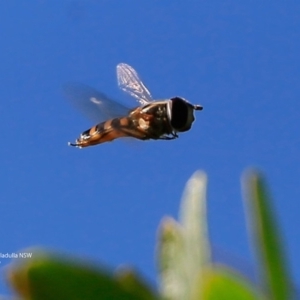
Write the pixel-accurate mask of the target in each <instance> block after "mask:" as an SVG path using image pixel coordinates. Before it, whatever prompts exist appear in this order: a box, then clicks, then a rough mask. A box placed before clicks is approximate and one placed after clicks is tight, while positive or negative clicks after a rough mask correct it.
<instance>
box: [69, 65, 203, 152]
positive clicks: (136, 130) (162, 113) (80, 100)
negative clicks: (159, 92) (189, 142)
mask: <svg viewBox="0 0 300 300" xmlns="http://www.w3.org/2000/svg"><path fill="white" fill-rule="evenodd" d="M117 80H118V86H119V87H120V88H121V89H122V90H123V91H124V92H127V93H128V94H130V95H131V96H132V97H134V98H135V99H136V100H137V101H138V102H139V104H140V105H139V106H137V107H135V108H133V109H129V108H127V107H125V106H123V105H122V104H120V103H118V102H116V101H114V100H111V99H110V98H108V97H107V96H106V95H104V94H102V93H100V92H98V91H96V90H95V89H93V88H91V87H89V86H86V85H83V84H78V83H76V84H71V83H70V84H68V85H66V86H65V88H64V91H65V93H66V96H67V97H68V98H69V99H70V100H71V102H73V104H74V105H75V106H77V108H79V109H80V110H81V111H83V112H85V113H86V114H87V115H88V116H89V117H91V118H92V119H94V120H95V122H97V125H95V126H93V127H92V128H90V129H88V130H86V131H84V132H83V133H81V134H80V136H79V138H77V139H76V141H75V142H74V143H68V144H69V145H70V146H75V147H78V148H83V147H88V146H93V145H97V144H102V143H105V142H109V141H113V140H115V139H117V138H121V137H133V138H136V139H139V140H151V139H152V140H173V139H176V138H178V133H179V132H185V131H188V130H190V128H191V126H192V123H193V122H194V120H195V117H194V111H195V110H202V109H203V107H202V106H201V105H193V104H191V103H189V102H188V101H187V100H185V99H184V98H182V97H173V98H169V99H164V100H154V99H153V98H152V96H151V94H150V92H149V90H148V89H147V88H146V86H145V85H144V84H143V82H142V81H141V80H140V78H139V76H138V74H137V72H136V71H135V70H134V69H133V68H132V67H131V66H129V65H128V64H125V63H120V64H118V65H117Z"/></svg>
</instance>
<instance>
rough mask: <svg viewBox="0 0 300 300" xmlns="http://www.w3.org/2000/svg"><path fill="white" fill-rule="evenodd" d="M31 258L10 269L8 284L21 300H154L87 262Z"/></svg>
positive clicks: (42, 256) (42, 255)
mask: <svg viewBox="0 0 300 300" xmlns="http://www.w3.org/2000/svg"><path fill="white" fill-rule="evenodd" d="M33 257H34V258H32V259H30V260H28V259H27V261H24V260H23V261H17V262H15V263H14V264H12V266H11V267H10V271H9V281H10V283H11V284H12V286H13V287H14V289H15V290H16V291H17V292H18V293H19V294H20V295H21V296H22V297H23V299H32V300H54V299H55V300H57V299H64V300H68V299H70V300H71V299H72V300H77V299H78V300H82V299H89V300H93V299H95V300H96V299H104V300H105V299H107V300H111V299H116V300H117V299H122V300H123V299H136V300H138V299H145V300H146V299H147V300H149V299H157V298H156V297H155V296H153V295H152V297H151V292H150V291H149V293H145V286H142V285H138V284H137V283H136V282H137V280H135V289H132V288H128V285H126V284H125V285H124V283H120V282H119V281H118V280H116V279H115V278H114V277H113V276H112V275H111V274H110V273H109V272H107V271H106V270H103V269H99V268H96V267H94V266H92V265H91V264H88V263H86V262H78V261H74V260H70V258H68V259H66V258H63V257H61V256H57V255H53V254H52V255H50V254H46V253H43V252H40V253H39V254H37V253H36V252H34V255H33Z"/></svg>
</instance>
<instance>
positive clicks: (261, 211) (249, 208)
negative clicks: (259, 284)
mask: <svg viewBox="0 0 300 300" xmlns="http://www.w3.org/2000/svg"><path fill="white" fill-rule="evenodd" d="M245 183H246V187H247V193H246V197H245V199H246V213H247V216H248V223H249V231H250V234H251V237H252V239H253V241H254V248H255V251H256V252H257V253H256V254H257V256H258V258H259V260H260V263H261V264H260V265H261V268H260V272H261V278H262V281H263V284H264V288H265V292H266V294H267V295H268V298H269V299H276V300H286V299H291V298H292V289H291V287H292V285H291V280H290V277H289V273H288V269H287V262H286V260H285V257H284V251H283V245H282V242H281V240H280V235H279V230H278V227H277V224H276V221H275V216H274V213H273V210H272V207H271V200H270V197H269V195H268V193H267V190H266V185H265V183H264V181H263V179H262V177H261V176H260V175H259V174H258V173H257V172H252V173H249V174H248V176H246V182H245Z"/></svg>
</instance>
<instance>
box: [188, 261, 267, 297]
mask: <svg viewBox="0 0 300 300" xmlns="http://www.w3.org/2000/svg"><path fill="white" fill-rule="evenodd" d="M203 275H204V276H203V279H202V282H201V285H199V286H200V287H201V288H199V289H198V291H197V292H196V293H195V294H194V296H193V299H195V300H197V299H203V300H259V299H263V298H262V296H261V295H259V294H258V293H257V292H256V291H255V288H254V287H253V286H252V285H251V284H250V283H249V282H248V281H247V280H246V279H245V278H243V277H242V276H241V275H240V274H239V273H237V272H234V271H233V270H231V269H229V268H227V267H224V266H218V267H213V268H208V269H207V270H206V271H205V272H204V273H203Z"/></svg>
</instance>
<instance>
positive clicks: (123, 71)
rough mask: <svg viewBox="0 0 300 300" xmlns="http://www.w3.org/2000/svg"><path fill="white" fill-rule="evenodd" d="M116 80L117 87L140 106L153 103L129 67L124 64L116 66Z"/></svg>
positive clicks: (146, 90) (134, 72)
mask: <svg viewBox="0 0 300 300" xmlns="http://www.w3.org/2000/svg"><path fill="white" fill-rule="evenodd" d="M117 79H118V85H119V87H120V88H121V89H122V90H123V91H124V92H127V93H129V94H130V95H131V96H133V97H135V98H136V99H137V100H138V102H140V103H141V104H142V105H145V104H147V103H149V102H152V101H153V99H152V96H151V94H150V92H149V91H148V89H147V88H146V87H145V85H144V84H143V83H142V81H141V80H140V78H139V76H138V74H137V72H136V71H135V70H134V69H133V68H132V67H131V66H129V65H127V64H124V63H121V64H118V65H117Z"/></svg>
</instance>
